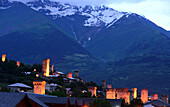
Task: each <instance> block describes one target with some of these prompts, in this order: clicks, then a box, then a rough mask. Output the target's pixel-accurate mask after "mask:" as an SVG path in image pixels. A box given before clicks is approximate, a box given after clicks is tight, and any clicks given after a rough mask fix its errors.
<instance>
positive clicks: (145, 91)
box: [141, 89, 148, 103]
mask: <svg viewBox="0 0 170 107" xmlns="http://www.w3.org/2000/svg"><path fill="white" fill-rule="evenodd" d="M141 100H142V102H143V103H146V102H148V89H142V91H141Z"/></svg>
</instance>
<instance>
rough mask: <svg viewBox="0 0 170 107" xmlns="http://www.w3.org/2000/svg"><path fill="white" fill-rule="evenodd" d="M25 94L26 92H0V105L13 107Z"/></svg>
mask: <svg viewBox="0 0 170 107" xmlns="http://www.w3.org/2000/svg"><path fill="white" fill-rule="evenodd" d="M25 95H26V94H24V93H13V92H0V106H1V107H15V106H16V105H17V104H18V103H19V102H20V101H21V100H22V99H23V98H24V97H25ZM9 101H10V103H9Z"/></svg>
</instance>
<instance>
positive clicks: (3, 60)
mask: <svg viewBox="0 0 170 107" xmlns="http://www.w3.org/2000/svg"><path fill="white" fill-rule="evenodd" d="M5 59H6V55H5V54H3V55H2V62H5Z"/></svg>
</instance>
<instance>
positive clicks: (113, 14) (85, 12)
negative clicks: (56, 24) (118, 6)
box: [27, 0, 127, 27]
mask: <svg viewBox="0 0 170 107" xmlns="http://www.w3.org/2000/svg"><path fill="white" fill-rule="evenodd" d="M27 5H28V6H30V7H31V8H32V9H34V10H36V11H43V12H45V14H46V15H51V16H52V17H53V19H56V18H59V17H66V16H72V15H75V14H79V15H82V16H87V17H88V18H87V19H86V20H85V22H84V26H96V27H98V26H100V25H101V24H105V26H108V27H109V26H111V25H112V24H114V23H115V22H116V21H117V20H119V19H120V18H121V17H122V16H124V15H127V13H122V12H118V11H116V10H114V9H112V8H108V7H105V6H100V7H92V6H72V5H70V4H67V3H66V4H61V3H59V2H52V1H49V0H44V1H41V0H39V1H33V2H28V3H27Z"/></svg>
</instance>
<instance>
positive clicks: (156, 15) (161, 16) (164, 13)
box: [108, 0, 170, 30]
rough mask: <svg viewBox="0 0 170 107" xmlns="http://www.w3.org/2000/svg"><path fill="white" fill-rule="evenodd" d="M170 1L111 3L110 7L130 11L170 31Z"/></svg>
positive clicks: (145, 0) (146, 0) (148, 0)
mask: <svg viewBox="0 0 170 107" xmlns="http://www.w3.org/2000/svg"><path fill="white" fill-rule="evenodd" d="M169 4H170V1H169V0H154V1H153V0H144V1H142V2H136V3H135V2H133V3H125V2H122V3H120V4H115V3H111V4H109V5H108V6H109V7H112V8H114V9H117V10H119V11H128V12H133V13H137V14H140V15H144V16H145V17H146V18H148V19H150V20H151V21H153V22H154V23H156V24H157V25H158V26H161V27H163V28H165V29H167V30H170V6H169Z"/></svg>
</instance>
